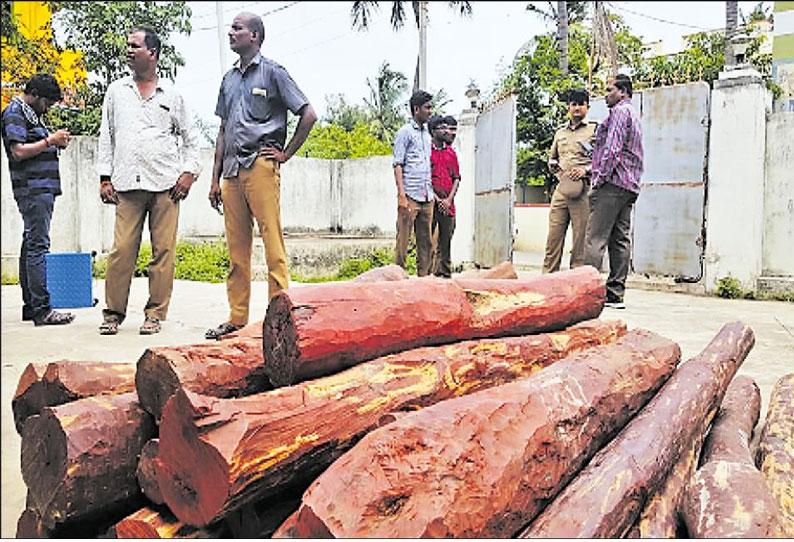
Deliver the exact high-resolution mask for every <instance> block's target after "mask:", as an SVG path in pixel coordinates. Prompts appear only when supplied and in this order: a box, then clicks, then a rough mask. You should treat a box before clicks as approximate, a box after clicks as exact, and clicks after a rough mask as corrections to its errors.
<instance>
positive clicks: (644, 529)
mask: <svg viewBox="0 0 794 542" xmlns="http://www.w3.org/2000/svg"><path fill="white" fill-rule="evenodd" d="M704 436H705V434H704V433H700V434H699V436H697V437H696V438H695V440H694V442H692V444H691V445H690V447H689V449H688V450H687V451H686V452H685V453H684V454H682V455H681V457H679V458H678V462H677V463H676V464H675V466H674V467H673V469H672V471H671V472H670V473H669V474H668V475H667V479H666V480H665V481H664V484H663V485H662V488H661V489H660V490H659V491H656V492H654V493H653V495H651V497H650V498H649V499H648V502H647V504H646V505H645V508H644V509H643V510H642V512H641V513H640V516H639V519H638V520H637V522H636V523H635V524H634V526H633V527H632V528H631V530H630V531H629V533H628V535H627V536H626V538H688V536H686V526H685V524H684V521H683V519H682V518H681V515H680V513H679V509H680V507H681V502H682V501H683V499H684V492H685V491H686V487H687V484H688V483H689V481H690V480H691V479H692V476H694V474H695V471H696V470H697V466H698V461H699V459H700V453H701V449H702V447H703V438H704Z"/></svg>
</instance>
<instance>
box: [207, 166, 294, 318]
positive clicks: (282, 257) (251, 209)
mask: <svg viewBox="0 0 794 542" xmlns="http://www.w3.org/2000/svg"><path fill="white" fill-rule="evenodd" d="M280 189H281V173H280V171H279V166H278V164H277V163H276V162H275V161H274V160H266V159H265V158H262V157H259V158H257V159H256V161H255V162H254V165H253V166H252V167H251V168H250V169H240V171H239V173H238V175H237V177H233V178H230V179H228V178H227V179H223V185H222V187H221V197H222V199H223V218H224V221H225V223H226V242H227V243H228V245H229V260H230V264H231V265H230V269H229V278H228V279H227V281H226V294H227V296H228V298H229V309H230V313H229V322H230V323H231V324H234V325H235V326H244V325H246V324H247V323H248V311H249V305H250V302H251V251H252V247H253V241H254V223H253V221H254V220H256V223H257V224H258V225H259V232H260V233H261V234H262V241H264V244H265V261H266V262H267V285H268V296H269V297H268V299H273V296H274V295H276V294H277V293H278V292H280V291H281V290H286V289H287V288H288V287H289V275H288V274H287V250H286V249H285V248H284V235H283V233H282V231H281V194H280ZM264 313H265V311H264V310H262V311H261V314H262V316H264Z"/></svg>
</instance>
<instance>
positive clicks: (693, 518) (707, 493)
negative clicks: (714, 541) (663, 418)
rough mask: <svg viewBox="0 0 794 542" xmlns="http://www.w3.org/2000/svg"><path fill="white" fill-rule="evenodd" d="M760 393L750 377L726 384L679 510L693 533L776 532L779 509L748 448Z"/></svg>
mask: <svg viewBox="0 0 794 542" xmlns="http://www.w3.org/2000/svg"><path fill="white" fill-rule="evenodd" d="M760 410H761V393H760V392H759V391H758V386H756V384H755V382H754V381H753V379H752V378H749V377H746V376H741V375H740V376H737V377H736V378H734V379H733V381H732V382H731V385H730V386H728V391H727V392H726V393H725V398H724V399H723V401H722V406H720V409H719V411H718V412H717V416H716V417H715V418H714V424H713V425H712V427H711V431H709V434H708V437H707V438H706V444H705V445H704V447H703V457H702V461H701V464H702V466H701V467H700V468H699V469H698V470H697V472H696V473H695V475H694V477H693V478H692V480H691V482H690V484H689V487H688V488H687V490H686V493H685V497H684V500H683V503H682V507H681V513H682V516H683V518H684V522H685V523H686V528H687V532H688V533H689V535H690V536H691V537H694V538H769V537H775V536H778V529H779V528H780V525H779V521H780V518H779V510H778V509H777V503H776V502H775V500H774V499H773V498H772V494H771V493H770V492H769V488H768V487H767V485H766V482H765V481H764V478H763V476H761V473H760V472H759V471H758V469H757V468H756V467H755V464H754V463H753V457H752V454H751V452H750V440H751V438H752V434H753V428H754V427H755V424H756V423H757V422H758V416H759V414H760Z"/></svg>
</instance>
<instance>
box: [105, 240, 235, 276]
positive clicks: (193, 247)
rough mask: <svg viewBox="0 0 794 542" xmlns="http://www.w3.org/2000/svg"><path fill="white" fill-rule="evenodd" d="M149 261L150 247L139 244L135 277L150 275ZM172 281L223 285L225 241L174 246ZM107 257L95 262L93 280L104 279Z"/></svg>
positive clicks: (226, 268)
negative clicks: (218, 283)
mask: <svg viewBox="0 0 794 542" xmlns="http://www.w3.org/2000/svg"><path fill="white" fill-rule="evenodd" d="M151 260H152V245H151V244H150V243H142V244H141V248H140V250H139V251H138V258H137V260H136V261H135V273H134V276H136V277H148V276H149V262H150V261H151ZM175 260H176V261H175V267H176V269H175V270H174V278H176V279H178V280H195V281H201V282H223V281H225V280H226V277H227V276H228V274H229V249H228V247H227V246H226V242H225V241H223V240H221V239H219V240H217V241H212V242H209V243H207V242H202V243H191V242H188V241H179V242H177V244H176V256H175ZM107 267H108V264H107V257H106V256H105V257H102V258H96V260H95V261H94V270H93V271H94V277H95V278H99V279H104V278H105V277H106V275H107Z"/></svg>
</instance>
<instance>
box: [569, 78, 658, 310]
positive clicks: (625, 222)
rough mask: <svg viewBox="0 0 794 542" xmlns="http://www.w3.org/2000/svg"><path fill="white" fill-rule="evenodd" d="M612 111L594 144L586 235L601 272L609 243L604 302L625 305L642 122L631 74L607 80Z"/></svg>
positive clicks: (588, 253)
mask: <svg viewBox="0 0 794 542" xmlns="http://www.w3.org/2000/svg"><path fill="white" fill-rule="evenodd" d="M605 100H606V103H607V106H608V107H609V116H608V117H607V119H606V121H604V122H603V123H601V124H600V125H599V126H598V130H597V131H596V135H595V143H594V146H593V168H592V179H591V188H590V216H589V220H588V223H587V233H586V235H585V237H586V241H585V262H584V263H585V265H592V266H593V267H595V268H596V269H598V270H599V271H600V270H601V264H602V262H603V261H604V249H605V248H609V277H608V278H607V285H606V286H607V298H606V303H605V306H607V307H612V308H616V309H625V308H626V306H625V305H624V303H623V294H624V292H625V291H626V277H627V276H628V274H629V261H630V259H631V237H630V233H631V208H632V207H633V206H634V202H635V201H637V196H638V195H639V193H640V177H642V159H643V151H642V126H641V125H640V117H639V115H638V114H637V113H636V112H635V111H634V109H632V107H631V79H630V78H629V76H627V75H623V74H618V75H617V76H615V77H613V78H610V79H609V80H608V81H607V88H606V97H605Z"/></svg>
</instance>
